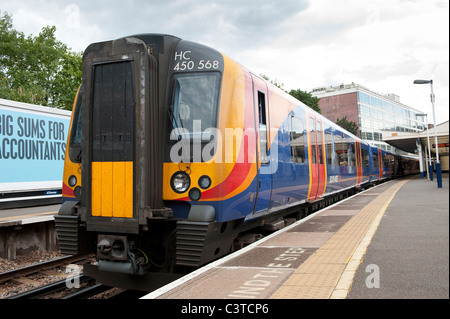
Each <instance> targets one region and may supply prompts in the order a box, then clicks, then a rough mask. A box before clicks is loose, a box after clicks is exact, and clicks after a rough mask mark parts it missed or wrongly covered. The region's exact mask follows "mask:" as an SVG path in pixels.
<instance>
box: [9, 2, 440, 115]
mask: <svg viewBox="0 0 450 319" xmlns="http://www.w3.org/2000/svg"><path fill="white" fill-rule="evenodd" d="M448 9H449V8H448V1H446V0H365V1H360V0H314V1H307V0H288V1H271V0H246V1H242V0H228V1H227V0H215V1H214V0H199V1H190V0H166V1H159V0H150V1H148V0H147V1H144V0H122V1H117V0H110V1H106V0H103V1H92V0H90V1H87V0H78V1H77V0H61V1H57V0H46V1H43V0H26V1H25V0H14V1H11V0H3V1H2V8H1V10H2V11H8V12H10V13H12V14H13V21H14V27H15V28H16V29H18V30H20V31H23V32H24V33H25V34H30V33H33V34H34V35H37V34H38V33H39V31H40V30H41V29H42V27H43V26H46V25H56V28H57V37H58V39H59V40H61V41H62V42H64V43H66V44H67V45H68V46H69V47H71V48H72V49H74V50H76V51H81V50H84V49H85V48H86V47H87V46H88V45H89V44H90V43H92V42H98V41H105V40H109V39H116V38H119V37H122V36H126V35H130V34H138V33H153V32H154V33H166V34H172V35H175V36H178V37H180V38H183V39H187V40H191V41H195V42H200V43H203V44H206V45H209V46H211V47H214V48H216V49H218V50H219V51H221V52H223V53H225V54H227V55H228V56H230V57H231V58H233V59H235V60H236V61H237V62H239V63H241V64H242V65H244V66H245V67H247V68H249V69H250V70H252V71H253V72H254V73H256V74H259V73H263V74H265V75H268V76H269V77H270V78H272V79H276V80H277V81H279V82H282V83H284V84H285V88H286V89H297V88H301V89H302V90H311V89H312V88H314V87H317V86H329V85H338V84H341V83H351V82H355V83H359V84H361V85H364V86H366V87H368V88H369V89H371V90H373V91H378V92H380V93H395V94H398V95H400V98H401V101H402V102H403V103H405V104H407V105H409V106H411V107H414V108H416V109H419V110H423V111H424V112H428V113H431V105H430V104H431V103H430V102H429V93H427V91H429V88H426V87H425V86H418V85H413V84H412V82H413V80H414V79H417V78H424V79H433V80H434V83H435V93H436V106H437V108H439V112H438V111H437V113H439V118H440V119H444V120H445V119H446V120H448V117H449V115H448V104H449V96H448V95H449V93H448V91H449V89H448V87H449V76H448V74H449V62H448V60H449V40H448V39H449V31H448V30H449V10H448Z"/></svg>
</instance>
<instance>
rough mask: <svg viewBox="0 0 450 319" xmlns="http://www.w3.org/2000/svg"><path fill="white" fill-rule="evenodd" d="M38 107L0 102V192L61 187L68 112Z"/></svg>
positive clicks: (68, 120) (68, 119) (68, 122)
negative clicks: (31, 108) (29, 108)
mask: <svg viewBox="0 0 450 319" xmlns="http://www.w3.org/2000/svg"><path fill="white" fill-rule="evenodd" d="M3 101H4V100H3ZM42 109H44V108H43V107H38V108H36V110H37V111H32V110H26V109H20V108H17V109H14V108H13V107H5V106H3V105H0V191H2V190H3V191H5V190H13V191H14V190H21V189H35V188H52V187H61V185H62V184H61V181H62V176H63V167H64V156H65V151H66V142H67V141H66V140H67V134H68V131H69V124H70V112H67V111H60V110H58V111H59V112H56V111H52V112H41V111H40V110H42ZM45 109H47V108H45ZM58 113H60V114H58Z"/></svg>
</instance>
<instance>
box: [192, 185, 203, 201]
mask: <svg viewBox="0 0 450 319" xmlns="http://www.w3.org/2000/svg"><path fill="white" fill-rule="evenodd" d="M201 196H202V192H201V191H200V190H199V189H198V188H197V187H194V188H193V189H191V190H190V191H189V199H190V200H192V201H198V200H199V199H200V197H201Z"/></svg>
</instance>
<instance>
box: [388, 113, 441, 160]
mask: <svg viewBox="0 0 450 319" xmlns="http://www.w3.org/2000/svg"><path fill="white" fill-rule="evenodd" d="M448 130H449V121H447V122H444V123H441V124H439V125H437V126H436V132H437V134H436V135H437V138H438V144H439V156H441V155H443V156H445V155H449V133H448ZM428 136H429V139H430V146H431V152H432V153H436V145H435V144H436V143H435V133H434V128H433V127H432V128H430V129H429V130H428ZM418 138H420V141H421V144H422V145H423V146H424V147H425V149H426V150H427V149H428V138H427V130H424V131H422V132H414V133H410V132H409V133H406V132H405V133H403V132H392V133H391V136H387V134H385V133H383V142H386V143H388V144H389V145H392V146H394V147H395V148H398V149H400V150H402V151H405V152H408V153H417V145H416V141H417V139H418Z"/></svg>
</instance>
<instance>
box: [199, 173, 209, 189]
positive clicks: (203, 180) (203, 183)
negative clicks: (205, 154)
mask: <svg viewBox="0 0 450 319" xmlns="http://www.w3.org/2000/svg"><path fill="white" fill-rule="evenodd" d="M198 186H200V188H203V189H207V188H209V187H210V186H211V178H210V177H209V176H207V175H203V176H200V178H199V179H198Z"/></svg>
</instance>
